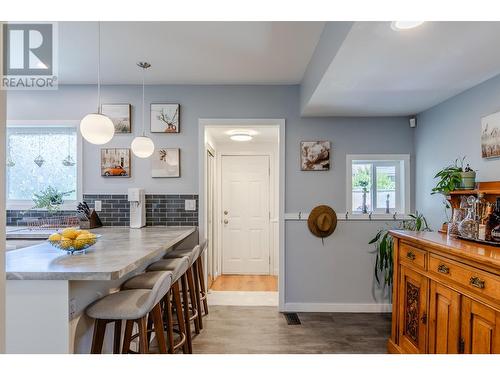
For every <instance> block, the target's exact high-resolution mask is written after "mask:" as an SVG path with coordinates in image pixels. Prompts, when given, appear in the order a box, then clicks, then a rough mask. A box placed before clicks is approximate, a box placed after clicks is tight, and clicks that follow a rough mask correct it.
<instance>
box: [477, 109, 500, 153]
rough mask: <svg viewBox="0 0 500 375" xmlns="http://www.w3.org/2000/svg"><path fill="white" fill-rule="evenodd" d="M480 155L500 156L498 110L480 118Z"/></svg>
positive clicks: (499, 116)
mask: <svg viewBox="0 0 500 375" xmlns="http://www.w3.org/2000/svg"><path fill="white" fill-rule="evenodd" d="M481 154H482V155H481V156H482V157H483V158H498V157H500V112H497V113H493V114H491V115H489V116H485V117H483V118H482V119H481Z"/></svg>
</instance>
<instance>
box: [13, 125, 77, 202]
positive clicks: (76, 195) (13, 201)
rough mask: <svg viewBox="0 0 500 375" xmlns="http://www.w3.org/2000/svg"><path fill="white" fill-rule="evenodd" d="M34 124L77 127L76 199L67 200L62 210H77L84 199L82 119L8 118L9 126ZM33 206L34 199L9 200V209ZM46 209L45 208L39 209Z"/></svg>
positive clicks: (17, 126) (18, 126)
mask: <svg viewBox="0 0 500 375" xmlns="http://www.w3.org/2000/svg"><path fill="white" fill-rule="evenodd" d="M34 126H52V127H59V126H60V127H74V128H75V129H76V158H77V160H76V167H77V172H76V173H77V177H76V180H77V181H76V200H74V201H73V200H70V201H66V202H65V203H64V204H63V205H62V206H61V210H71V211H73V210H76V206H77V204H78V202H81V201H82V200H83V138H82V135H81V133H80V132H79V126H80V120H53V121H52V120H8V121H7V128H8V127H16V128H20V127H30V128H31V127H34ZM32 207H33V202H32V201H28V200H26V201H20V200H14V201H12V200H11V201H7V203H6V209H7V210H29V209H31V208H32ZM39 210H40V211H44V209H39Z"/></svg>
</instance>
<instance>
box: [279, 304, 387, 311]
mask: <svg viewBox="0 0 500 375" xmlns="http://www.w3.org/2000/svg"><path fill="white" fill-rule="evenodd" d="M284 311H285V312H352V313H388V312H391V311H392V304H390V303H295V302H288V303H285V308H284Z"/></svg>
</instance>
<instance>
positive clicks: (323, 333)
mask: <svg viewBox="0 0 500 375" xmlns="http://www.w3.org/2000/svg"><path fill="white" fill-rule="evenodd" d="M298 315H299V318H300V320H301V322H302V324H301V325H295V326H289V325H287V324H286V321H285V318H284V317H283V316H282V314H280V313H279V312H278V311H277V309H276V307H254V306H245V307H243V306H211V307H210V314H209V315H207V316H205V317H204V321H203V324H204V329H203V330H202V332H201V333H200V334H199V335H197V336H195V337H194V339H193V351H194V353H210V354H232V353H240V354H245V353H249V354H250V353H261V354H278V353H282V354H287V353H289V354H301V353H304V354H306V353H307V354H319V353H331V354H333V353H386V352H387V351H386V345H387V339H388V337H389V335H390V329H391V318H390V317H391V315H390V314H349V313H298Z"/></svg>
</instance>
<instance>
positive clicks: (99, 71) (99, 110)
mask: <svg viewBox="0 0 500 375" xmlns="http://www.w3.org/2000/svg"><path fill="white" fill-rule="evenodd" d="M97 38H98V41H97V46H98V49H97V113H101V22H100V21H97Z"/></svg>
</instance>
